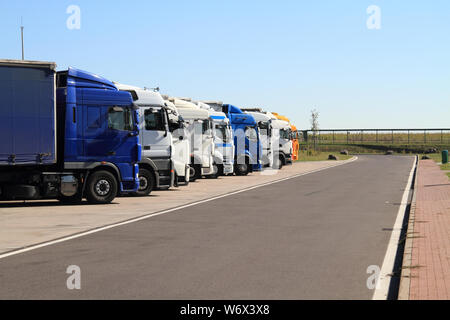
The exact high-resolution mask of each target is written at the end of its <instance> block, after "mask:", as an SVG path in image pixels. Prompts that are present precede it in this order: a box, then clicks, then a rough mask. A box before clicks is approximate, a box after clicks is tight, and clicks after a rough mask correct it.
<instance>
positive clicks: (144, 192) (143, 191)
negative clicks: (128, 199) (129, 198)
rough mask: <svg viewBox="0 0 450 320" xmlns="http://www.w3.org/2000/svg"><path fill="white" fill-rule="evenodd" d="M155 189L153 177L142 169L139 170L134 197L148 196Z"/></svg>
mask: <svg viewBox="0 0 450 320" xmlns="http://www.w3.org/2000/svg"><path fill="white" fill-rule="evenodd" d="M154 187H155V177H154V176H153V174H152V173H151V172H150V171H149V170H147V169H144V168H139V189H138V191H137V192H135V193H134V194H135V195H136V196H140V197H142V196H148V195H149V194H150V193H151V192H152V190H153V188H154Z"/></svg>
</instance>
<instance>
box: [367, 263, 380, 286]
mask: <svg viewBox="0 0 450 320" xmlns="http://www.w3.org/2000/svg"><path fill="white" fill-rule="evenodd" d="M366 272H367V273H368V274H370V276H369V277H368V278H367V281H366V285H367V289H369V290H374V289H379V286H380V285H379V281H378V280H379V278H380V272H381V270H380V267H379V266H376V265H371V266H368V267H367V270H366Z"/></svg>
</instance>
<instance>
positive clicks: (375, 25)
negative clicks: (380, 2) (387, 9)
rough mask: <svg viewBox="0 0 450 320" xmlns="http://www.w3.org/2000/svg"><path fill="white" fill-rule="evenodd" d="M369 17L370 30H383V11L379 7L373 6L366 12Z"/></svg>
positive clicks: (367, 22) (368, 25)
mask: <svg viewBox="0 0 450 320" xmlns="http://www.w3.org/2000/svg"><path fill="white" fill-rule="evenodd" d="M366 12H367V14H369V17H368V18H367V21H366V25H367V29H369V30H379V29H381V9H380V7H379V6H376V5H371V6H369V7H368V8H367V10H366Z"/></svg>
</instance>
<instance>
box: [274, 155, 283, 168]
mask: <svg viewBox="0 0 450 320" xmlns="http://www.w3.org/2000/svg"><path fill="white" fill-rule="evenodd" d="M273 168H274V169H277V170H280V169H281V168H283V161H282V160H281V157H279V158H275V159H274V160H273Z"/></svg>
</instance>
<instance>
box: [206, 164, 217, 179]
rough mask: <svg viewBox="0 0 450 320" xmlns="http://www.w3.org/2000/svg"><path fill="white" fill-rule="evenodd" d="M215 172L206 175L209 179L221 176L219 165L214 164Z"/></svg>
mask: <svg viewBox="0 0 450 320" xmlns="http://www.w3.org/2000/svg"><path fill="white" fill-rule="evenodd" d="M213 168H214V173H213V174H209V175H207V176H206V178H208V179H217V178H218V177H219V165H217V164H215V163H214V164H213Z"/></svg>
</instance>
